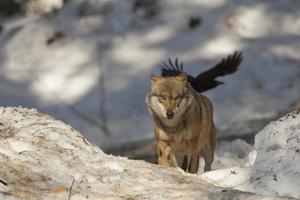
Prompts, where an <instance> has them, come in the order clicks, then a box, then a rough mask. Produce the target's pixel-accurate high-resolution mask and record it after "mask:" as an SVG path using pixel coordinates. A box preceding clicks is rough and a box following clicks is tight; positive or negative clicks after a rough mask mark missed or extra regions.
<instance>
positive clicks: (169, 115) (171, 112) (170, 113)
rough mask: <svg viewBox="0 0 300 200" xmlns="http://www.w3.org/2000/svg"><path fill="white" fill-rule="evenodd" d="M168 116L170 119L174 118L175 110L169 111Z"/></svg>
mask: <svg viewBox="0 0 300 200" xmlns="http://www.w3.org/2000/svg"><path fill="white" fill-rule="evenodd" d="M167 117H168V119H172V118H173V117H174V112H173V111H167Z"/></svg>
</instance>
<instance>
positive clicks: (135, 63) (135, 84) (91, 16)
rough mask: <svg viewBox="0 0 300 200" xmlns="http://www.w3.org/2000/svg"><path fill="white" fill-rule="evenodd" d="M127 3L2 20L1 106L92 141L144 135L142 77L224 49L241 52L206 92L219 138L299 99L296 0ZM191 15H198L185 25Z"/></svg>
mask: <svg viewBox="0 0 300 200" xmlns="http://www.w3.org/2000/svg"><path fill="white" fill-rule="evenodd" d="M134 2H135V1H133V0H128V1H123V0H105V1H103V0H89V1H83V0H73V1H69V2H68V3H66V4H65V5H64V7H63V8H62V9H61V10H59V11H57V13H54V14H47V15H37V16H32V15H30V16H26V17H24V16H16V17H13V18H8V19H5V20H4V21H2V22H1V23H2V25H3V31H2V32H1V34H0V104H1V106H13V105H23V106H26V107H34V108H38V109H39V110H41V111H43V112H45V113H48V114H50V115H52V116H55V117H56V118H58V119H61V120H63V121H65V122H67V123H70V124H71V125H72V126H73V127H74V128H76V129H78V130H80V132H82V133H83V134H84V135H85V136H86V137H87V138H88V139H89V140H90V141H92V142H94V143H96V144H98V145H100V146H101V147H106V146H112V145H114V144H116V143H118V142H120V141H126V140H137V139H138V138H144V137H153V133H152V120H151V118H150V117H149V115H148V113H147V110H146V107H145V105H144V97H145V94H146V92H147V88H148V86H149V81H148V76H149V74H150V73H159V65H160V63H161V62H162V61H165V60H166V59H167V58H168V57H172V58H174V57H179V58H180V60H182V61H183V62H184V64H185V69H186V70H187V71H188V72H191V73H193V74H196V73H198V72H199V71H203V70H205V69H207V68H209V67H211V66H213V65H214V64H216V63H217V62H219V61H220V59H221V58H222V57H224V56H226V55H228V54H230V53H232V52H233V51H234V50H241V51H243V53H244V61H243V62H242V64H241V67H240V69H239V71H238V72H237V73H236V74H234V75H231V76H228V77H224V78H222V81H224V82H225V85H222V86H219V87H218V88H216V89H214V90H212V91H209V92H207V93H206V94H207V95H208V96H209V97H210V98H211V100H212V102H213V104H214V107H215V120H216V124H217V127H218V129H219V130H220V131H219V136H220V137H221V136H225V135H220V134H226V135H227V136H230V135H240V134H249V133H252V132H253V130H252V129H251V128H249V127H250V125H249V123H253V122H255V123H254V126H256V122H257V123H260V122H261V121H263V120H266V119H272V118H274V117H276V116H278V114H279V113H281V112H287V111H289V110H291V109H292V108H293V107H296V106H297V105H299V97H300V96H299V91H300V84H299V83H300V79H299V76H300V67H299V63H300V54H299V51H300V43H299V41H300V40H299V39H300V15H299V10H300V3H299V2H298V1H295V0H274V1H258V0H254V1H249V0H233V1H225V0H187V1H181V0H162V1H153V2H157V5H156V6H155V5H154V6H152V7H151V6H150V7H149V6H147V7H143V6H140V7H138V8H136V9H133V4H134ZM151 9H152V10H151ZM153 10H154V11H155V12H152V11H153ZM151 12H152V13H154V16H151V15H149V13H150V14H151ZM147 13H148V14H147ZM191 17H194V18H197V17H198V18H199V19H200V23H199V26H197V27H195V28H193V29H191V28H189V26H188V24H189V20H190V18H191ZM86 116H88V118H87V117H86ZM105 124H106V125H105ZM106 126H107V127H108V129H109V133H110V136H106V135H105V133H104V132H105V130H106V129H105V128H106ZM232 127H240V128H236V129H234V128H233V129H232ZM254 129H255V128H254ZM226 130H227V131H226ZM232 130H237V131H232ZM224 162H226V161H224Z"/></svg>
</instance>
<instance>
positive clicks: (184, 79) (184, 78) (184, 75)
mask: <svg viewBox="0 0 300 200" xmlns="http://www.w3.org/2000/svg"><path fill="white" fill-rule="evenodd" d="M175 78H176V80H178V81H180V82H183V83H187V73H185V72H184V73H181V74H180V75H178V76H175Z"/></svg>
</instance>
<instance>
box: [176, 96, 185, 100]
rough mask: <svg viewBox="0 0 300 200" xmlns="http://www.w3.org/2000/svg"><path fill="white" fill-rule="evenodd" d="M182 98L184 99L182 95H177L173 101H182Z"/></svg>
mask: <svg viewBox="0 0 300 200" xmlns="http://www.w3.org/2000/svg"><path fill="white" fill-rule="evenodd" d="M183 98H184V96H183V95H179V96H176V97H175V98H174V99H175V101H178V100H180V99H183Z"/></svg>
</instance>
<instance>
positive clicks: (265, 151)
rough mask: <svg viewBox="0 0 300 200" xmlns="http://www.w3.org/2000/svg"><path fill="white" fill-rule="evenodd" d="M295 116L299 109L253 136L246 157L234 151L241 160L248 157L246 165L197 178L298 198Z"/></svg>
mask: <svg viewBox="0 0 300 200" xmlns="http://www.w3.org/2000/svg"><path fill="white" fill-rule="evenodd" d="M299 113H300V110H299V109H298V110H296V111H294V112H292V113H289V114H287V115H285V116H284V117H282V118H280V119H278V120H277V121H273V122H271V123H270V124H269V125H268V126H266V127H265V128H264V129H263V130H261V131H260V132H259V133H257V135H256V136H255V144H254V149H253V150H252V151H250V153H249V155H248V156H244V155H245V153H246V152H245V151H244V150H245V149H242V151H239V150H237V152H241V153H242V155H243V157H244V158H247V157H248V158H249V157H251V159H250V160H252V161H251V162H249V164H244V165H240V166H236V167H230V168H226V169H219V170H216V171H211V172H208V173H205V174H202V175H201V177H202V178H203V179H204V180H206V181H208V182H210V183H213V184H214V185H217V186H221V187H230V188H234V189H238V190H242V191H250V192H256V193H259V194H264V195H271V196H290V197H294V198H300V191H299V185H300V166H299V163H300V153H299V152H300V148H299V142H300V114H299ZM239 143H240V144H241V142H239ZM248 152H249V151H248ZM253 152H257V155H256V156H255V154H253ZM251 153H252V154H251ZM253 161H254V162H253ZM251 163H252V164H251Z"/></svg>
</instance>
